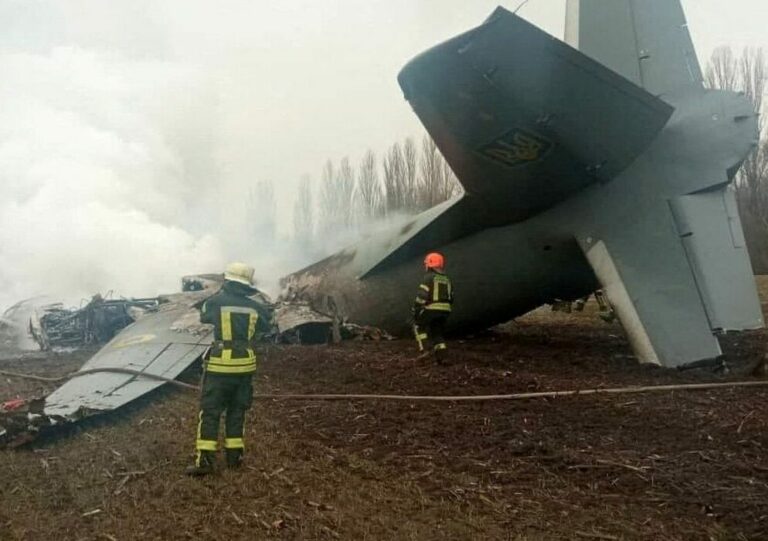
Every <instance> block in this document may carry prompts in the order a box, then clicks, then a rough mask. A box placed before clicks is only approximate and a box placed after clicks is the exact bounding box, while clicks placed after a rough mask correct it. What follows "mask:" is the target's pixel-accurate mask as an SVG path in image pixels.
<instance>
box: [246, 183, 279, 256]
mask: <svg viewBox="0 0 768 541" xmlns="http://www.w3.org/2000/svg"><path fill="white" fill-rule="evenodd" d="M248 212H249V218H250V223H252V224H253V227H254V233H255V234H256V238H258V239H261V240H262V241H264V242H266V243H273V242H274V240H275V231H276V215H277V205H276V203H275V186H274V185H273V184H272V181H269V180H260V181H258V182H257V183H256V185H255V186H254V188H253V189H251V191H250V192H249V194H248Z"/></svg>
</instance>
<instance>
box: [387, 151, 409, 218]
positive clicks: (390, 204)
mask: <svg viewBox="0 0 768 541" xmlns="http://www.w3.org/2000/svg"><path fill="white" fill-rule="evenodd" d="M382 165H383V168H384V211H385V212H386V214H387V215H390V214H394V213H397V212H403V211H404V210H405V207H406V205H405V202H406V200H407V199H408V198H409V196H410V195H411V194H410V193H409V191H408V185H407V177H406V168H405V158H404V156H403V151H402V149H401V147H400V143H395V144H394V145H392V146H391V147H390V148H389V151H388V152H387V154H386V155H385V156H384V158H383V160H382Z"/></svg>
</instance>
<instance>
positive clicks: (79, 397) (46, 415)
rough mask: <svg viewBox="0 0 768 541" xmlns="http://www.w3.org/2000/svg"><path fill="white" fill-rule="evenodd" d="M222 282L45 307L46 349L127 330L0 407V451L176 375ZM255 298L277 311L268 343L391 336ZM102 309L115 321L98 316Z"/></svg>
mask: <svg viewBox="0 0 768 541" xmlns="http://www.w3.org/2000/svg"><path fill="white" fill-rule="evenodd" d="M222 280H223V277H222V276H221V275H202V276H192V277H185V278H183V279H182V290H183V291H182V292H181V293H176V294H171V295H162V296H160V297H157V298H155V299H141V300H138V301H136V300H120V301H118V300H116V301H104V300H103V299H101V298H100V297H97V298H95V300H94V301H92V302H91V303H88V305H86V307H84V308H81V309H78V310H64V309H62V308H60V306H59V305H49V306H44V307H43V308H42V311H41V312H42V315H41V314H37V315H35V316H34V317H32V318H31V320H30V322H31V323H30V329H34V331H33V333H34V335H35V338H36V340H37V341H38V343H39V344H40V346H41V348H54V349H55V348H56V347H74V346H83V345H87V344H93V343H98V336H100V335H101V336H104V335H105V334H104V333H107V332H111V333H112V334H114V331H116V330H117V327H118V326H119V325H123V326H125V325H124V324H127V325H128V326H127V327H126V328H125V329H123V330H122V331H121V332H118V333H117V334H116V335H115V336H114V337H113V338H111V339H110V340H109V341H108V343H107V344H106V345H105V346H104V347H103V348H102V349H100V350H99V351H98V352H97V353H96V354H95V355H94V356H93V357H92V358H91V359H89V360H88V361H87V362H86V363H85V364H84V365H83V366H82V367H81V368H80V370H79V371H78V372H77V373H75V374H74V376H78V377H73V378H72V379H69V380H68V381H66V382H65V383H64V384H63V385H62V386H61V387H59V388H58V389H56V390H55V391H54V392H53V393H51V394H49V395H48V396H46V397H44V398H39V399H34V400H28V401H26V400H10V401H8V402H5V403H0V446H3V445H10V446H17V445H21V444H23V443H26V442H28V441H30V440H32V439H34V438H35V437H36V435H37V434H38V433H39V432H40V431H41V430H44V429H46V428H49V427H54V426H57V425H62V424H66V423H72V422H76V421H79V420H81V419H84V418H86V417H90V416H93V415H96V414H99V413H104V412H108V411H112V410H115V409H117V408H119V407H120V406H123V405H125V404H127V403H129V402H131V401H133V400H136V399H137V398H139V397H141V396H143V395H145V394H147V393H149V392H150V391H152V390H154V389H156V388H158V387H160V386H161V385H163V384H164V383H165V382H167V381H169V380H173V379H175V378H176V377H178V376H179V375H180V374H181V373H182V372H183V371H184V370H185V369H187V368H188V367H190V366H191V365H192V364H193V363H194V362H195V361H197V360H199V359H200V358H201V357H202V355H203V353H204V352H205V351H206V350H207V349H208V347H209V346H210V344H211V343H212V341H213V338H212V332H211V327H210V326H208V325H204V324H202V323H200V319H199V310H198V308H199V306H200V305H201V304H202V302H203V301H205V299H207V298H208V297H210V296H211V295H213V294H214V293H215V292H216V291H218V289H219V287H220V286H221V283H222ZM252 298H254V299H255V300H257V301H258V302H261V303H262V304H264V305H267V306H269V307H270V308H271V309H272V310H273V312H274V317H273V331H272V333H270V334H268V335H266V336H263V337H261V340H262V341H263V342H282V343H297V344H298V343H300V344H313V343H325V342H327V341H328V340H329V339H330V337H331V334H333V335H334V336H337V337H338V338H339V339H375V340H378V339H386V338H389V335H387V334H386V333H384V332H383V331H380V330H378V329H374V328H369V327H363V326H359V325H354V324H351V323H348V322H345V321H341V320H339V319H335V318H333V317H329V316H328V315H325V314H322V313H320V312H317V311H315V310H313V309H312V308H310V307H309V306H308V305H306V304H304V303H301V302H297V301H293V302H286V301H282V300H281V301H278V302H272V301H271V300H270V299H269V297H267V296H266V295H264V294H263V293H261V292H259V291H257V292H256V293H255V294H254V295H253V296H252ZM105 305H106V306H107V307H109V308H108V310H107V312H108V313H109V314H111V315H112V316H113V317H111V318H99V317H98V316H94V314H99V313H100V311H101V309H102V308H103V307H104V306H105ZM115 307H120V309H116V308H115ZM51 316H53V317H51ZM129 316H130V317H129ZM126 319H130V321H129V322H126ZM94 321H103V322H104V324H103V325H99V324H94ZM100 333H101V334H100ZM110 337H111V335H110ZM41 379H45V378H41Z"/></svg>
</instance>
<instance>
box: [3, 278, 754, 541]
mask: <svg viewBox="0 0 768 541" xmlns="http://www.w3.org/2000/svg"><path fill="white" fill-rule="evenodd" d="M760 283H761V289H762V292H763V293H764V294H765V295H764V296H763V298H764V299H766V301H768V280H761V282H760ZM595 310H596V308H595V306H594V305H593V304H589V305H588V306H587V310H586V311H585V312H584V313H577V314H570V315H566V314H560V313H552V312H549V311H547V310H540V311H538V312H536V313H534V314H532V315H529V316H526V317H525V318H521V319H520V320H518V321H517V322H514V323H510V324H508V325H505V326H502V327H500V328H497V329H494V330H493V331H492V332H488V333H485V334H483V335H480V336H476V337H472V338H468V339H465V340H461V341H454V342H451V343H450V347H451V354H452V357H451V361H450V363H449V364H448V365H447V366H445V367H439V366H435V365H434V364H432V363H431V362H430V361H428V360H426V359H416V353H415V352H414V350H413V349H414V348H413V344H411V343H410V342H408V341H394V342H375V343H374V342H348V343H344V344H341V345H339V346H317V347H300V346H285V347H272V348H269V350H268V351H267V352H265V354H264V355H263V358H262V363H261V367H260V370H259V372H258V375H257V376H256V382H257V383H256V388H257V392H297V393H314V392H338V393H353V392H355V393H356V392H368V393H396V394H445V395H450V394H461V395H466V394H495V393H513V392H520V391H531V390H560V389H579V388H587V387H596V386H601V387H608V386H624V385H635V384H649V385H652V384H662V383H682V382H703V381H727V380H731V379H749V378H752V376H750V375H749V374H748V373H749V369H750V368H751V366H752V365H754V364H755V363H756V362H757V361H758V359H760V358H761V357H762V355H764V354H765V352H766V349H767V348H768V340H766V338H768V333H766V332H764V331H756V332H749V333H743V334H735V335H729V336H726V337H724V338H723V340H722V342H723V346H724V350H725V352H726V357H727V359H728V362H729V364H730V366H731V373H729V374H727V375H723V374H714V373H712V372H711V371H705V370H697V371H689V372H682V373H681V372H677V371H674V370H666V369H660V368H655V367H649V366H639V365H638V364H637V363H636V361H635V360H634V359H633V358H632V355H631V351H630V350H629V347H628V345H627V342H626V339H625V338H624V335H623V333H622V331H621V329H620V327H619V326H618V325H617V324H606V323H604V322H602V321H601V320H599V319H598V318H597V317H596V313H595ZM85 358H87V355H86V354H71V355H62V356H58V357H55V358H34V359H26V360H18V359H9V360H4V361H2V360H0V369H6V370H17V371H22V370H23V371H25V372H29V373H40V374H46V375H57V374H63V373H66V372H68V371H70V370H72V369H75V368H77V367H78V366H79V365H80V364H81V363H82V362H83V360H84V359H85ZM190 377H192V378H194V374H192V375H191V376H190ZM49 390H50V387H49V386H46V385H45V384H38V383H31V382H19V381H18V380H13V381H11V380H7V379H5V378H0V400H4V399H8V398H14V397H16V396H22V397H28V396H35V395H39V394H41V393H44V392H46V391H49ZM196 412H197V401H196V396H195V395H194V393H191V392H187V391H183V390H176V389H163V390H160V391H158V392H156V393H154V394H153V395H151V396H149V397H147V398H146V399H144V400H142V401H141V402H140V403H139V404H135V405H132V406H130V407H129V408H128V409H127V410H125V411H122V412H119V413H118V414H114V415H110V416H106V417H103V418H101V419H99V420H97V421H93V422H89V423H87V424H84V425H82V426H81V427H79V428H78V429H77V430H74V431H69V432H67V433H65V434H62V435H59V436H57V437H55V438H48V439H46V440H44V441H38V442H36V443H35V444H34V445H32V446H29V447H27V448H23V449H17V450H13V451H11V450H6V451H0V539H1V540H6V539H31V540H38V539H40V540H44V539H54V538H55V539H89V540H90V539H93V540H96V539H102V540H116V539H117V540H124V539H353V540H369V539H370V540H374V539H376V540H378V539H395V540H429V539H440V540H454V539H462V540H463V539H478V540H479V539H502V540H549V539H585V540H589V539H602V540H606V539H607V540H612V539H616V540H618V539H627V540H631V539H654V540H655V539H684V540H688V539H713V540H730V539H755V540H758V539H762V540H765V539H768V455H767V454H766V451H768V388H741V389H726V390H717V391H696V392H669V393H660V394H632V395H615V396H582V397H569V398H558V399H540V400H531V401H525V402H484V403H463V404H458V403H409V402H371V401H368V402H363V401H347V402H319V401H314V402H296V401H274V400H271V401H256V403H255V405H254V408H253V410H252V413H251V415H250V421H249V425H248V430H247V445H248V450H247V466H246V467H245V468H244V469H242V470H241V471H240V472H236V473H235V472H231V471H227V470H222V471H219V472H217V473H216V474H215V475H214V476H212V477H210V478H206V479H202V480H199V479H190V478H187V477H185V476H184V475H183V474H182V472H183V469H184V467H185V466H186V465H188V464H189V463H190V461H191V459H192V447H193V440H194V426H195V416H196Z"/></svg>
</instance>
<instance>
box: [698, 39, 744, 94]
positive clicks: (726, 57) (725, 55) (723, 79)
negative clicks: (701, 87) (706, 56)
mask: <svg viewBox="0 0 768 541" xmlns="http://www.w3.org/2000/svg"><path fill="white" fill-rule="evenodd" d="M738 72H739V68H738V63H737V61H736V57H734V56H733V50H732V49H731V48H730V47H718V48H717V49H715V50H714V51H713V52H712V57H711V59H710V61H709V64H708V65H707V69H706V73H705V75H704V79H705V81H706V84H707V86H708V87H709V88H719V89H722V90H735V89H736V85H737V84H738V74H739V73H738Z"/></svg>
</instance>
